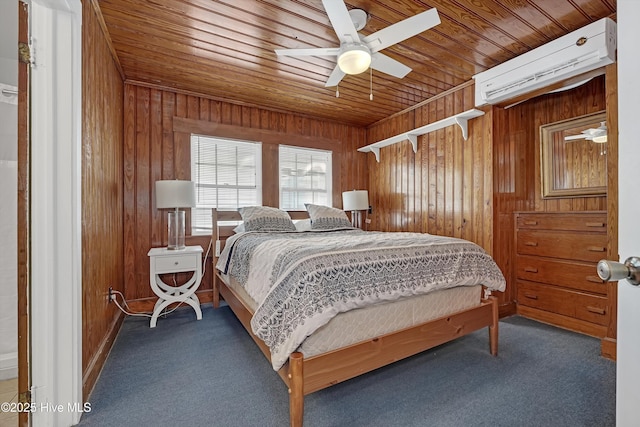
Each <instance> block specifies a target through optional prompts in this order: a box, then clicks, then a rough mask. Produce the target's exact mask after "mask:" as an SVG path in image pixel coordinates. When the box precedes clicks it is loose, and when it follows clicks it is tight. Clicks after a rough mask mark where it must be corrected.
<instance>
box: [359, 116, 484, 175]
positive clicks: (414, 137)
mask: <svg viewBox="0 0 640 427" xmlns="http://www.w3.org/2000/svg"><path fill="white" fill-rule="evenodd" d="M483 115H484V111H481V110H478V109H475V108H473V109H471V110H467V111H465V112H463V113H459V114H456V115H453V116H451V117H447V118H446V119H442V120H438V121H437V122H433V123H429V124H428V125H424V126H421V127H419V128H416V129H413V130H410V131H409V132H405V133H401V134H399V135H396V136H392V137H391V138H387V139H383V140H382V141H378V142H374V143H373V144H369V145H367V146H365V147H360V148H358V151H361V152H363V153H368V152H371V153H373V154H375V156H376V161H378V162H380V148H382V147H386V146H388V145H392V144H396V143H398V142H400V141H404V140H405V139H408V140H409V141H410V142H411V145H412V146H413V152H414V153H416V152H417V151H418V136H420V135H424V134H426V133H429V132H434V131H436V130H438V129H442V128H445V127H447V126H451V125H456V124H457V125H458V126H460V129H461V130H462V137H463V138H464V139H465V140H466V139H467V137H468V132H467V122H468V121H469V120H470V119H473V118H475V117H480V116H483Z"/></svg>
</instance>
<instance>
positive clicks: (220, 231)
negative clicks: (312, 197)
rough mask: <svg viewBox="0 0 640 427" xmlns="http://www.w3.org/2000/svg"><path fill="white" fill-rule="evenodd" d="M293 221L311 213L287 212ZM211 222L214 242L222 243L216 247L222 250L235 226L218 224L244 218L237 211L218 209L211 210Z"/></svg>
mask: <svg viewBox="0 0 640 427" xmlns="http://www.w3.org/2000/svg"><path fill="white" fill-rule="evenodd" d="M286 212H287V213H288V214H289V216H290V217H291V219H293V220H298V219H307V218H309V213H308V212H307V211H286ZM211 221H212V232H211V236H212V238H213V241H214V242H217V241H220V243H216V245H220V250H222V248H223V247H224V242H225V241H226V240H227V238H228V237H230V236H232V235H233V234H234V233H233V229H234V228H235V226H234V225H218V222H222V221H242V217H241V216H240V213H239V212H238V211H237V210H233V211H228V210H218V209H216V208H213V209H211Z"/></svg>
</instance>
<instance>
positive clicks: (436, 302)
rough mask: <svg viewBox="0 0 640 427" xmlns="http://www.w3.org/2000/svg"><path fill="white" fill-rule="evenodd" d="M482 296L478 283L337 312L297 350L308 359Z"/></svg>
mask: <svg viewBox="0 0 640 427" xmlns="http://www.w3.org/2000/svg"><path fill="white" fill-rule="evenodd" d="M219 276H220V277H221V278H222V280H224V282H225V283H226V284H227V286H228V287H229V288H231V289H232V290H233V291H234V292H235V294H236V295H237V296H238V298H240V300H242V301H243V302H244V304H245V305H246V306H247V307H249V308H250V309H251V311H252V312H255V310H256V308H257V306H258V303H257V302H256V301H254V300H253V299H252V298H251V297H250V296H249V295H248V294H247V292H246V291H245V290H244V288H243V287H242V286H241V285H240V284H238V283H237V282H235V281H234V280H232V279H231V278H229V276H227V275H224V274H220V275H219ZM481 296H482V286H481V285H476V286H461V287H456V288H450V289H442V290H438V291H434V292H431V293H429V294H425V295H417V296H413V297H409V298H403V299H399V300H395V301H389V302H384V303H380V304H375V305H371V306H367V307H362V308H358V309H354V310H350V311H347V312H344V313H340V314H338V315H336V316H335V317H333V318H332V319H331V320H330V321H329V322H328V323H327V324H325V325H323V326H321V327H320V328H318V329H317V330H316V331H315V332H314V333H313V334H312V335H310V336H308V337H307V338H306V339H305V340H304V342H303V343H302V344H301V345H300V347H299V348H298V349H297V351H299V352H301V353H302V354H303V355H304V357H305V358H309V357H312V356H316V355H318V354H322V353H326V352H328V351H331V350H336V349H339V348H342V347H346V346H348V345H351V344H355V343H357V342H360V341H365V340H369V339H373V338H375V337H379V336H381V335H384V334H387V333H390V332H394V331H398V330H400V329H404V328H408V327H411V326H415V325H418V324H420V323H424V322H428V321H430V320H434V319H437V318H439V317H444V316H447V315H449V314H453V313H456V312H459V311H463V310H467V309H470V308H473V307H476V306H478V305H480V299H481Z"/></svg>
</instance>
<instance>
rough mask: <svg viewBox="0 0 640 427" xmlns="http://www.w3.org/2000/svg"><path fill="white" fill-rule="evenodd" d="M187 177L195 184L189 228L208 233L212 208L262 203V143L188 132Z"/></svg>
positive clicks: (230, 208) (232, 207)
mask: <svg viewBox="0 0 640 427" xmlns="http://www.w3.org/2000/svg"><path fill="white" fill-rule="evenodd" d="M191 180H192V181H193V182H195V184H196V207H195V208H194V209H192V211H191V230H192V231H191V232H192V234H199V233H200V234H201V233H207V234H208V233H210V232H211V209H212V208H218V209H228V210H233V209H237V208H239V207H241V206H252V205H261V204H262V145H261V144H260V143H259V142H247V141H237V140H230V139H223V138H214V137H209V136H201V135H191Z"/></svg>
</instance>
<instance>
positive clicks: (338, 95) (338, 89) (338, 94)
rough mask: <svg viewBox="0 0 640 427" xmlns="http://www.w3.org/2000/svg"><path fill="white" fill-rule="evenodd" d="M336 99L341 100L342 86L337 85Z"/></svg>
mask: <svg viewBox="0 0 640 427" xmlns="http://www.w3.org/2000/svg"><path fill="white" fill-rule="evenodd" d="M336 98H340V85H339V84H337V85H336Z"/></svg>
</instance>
